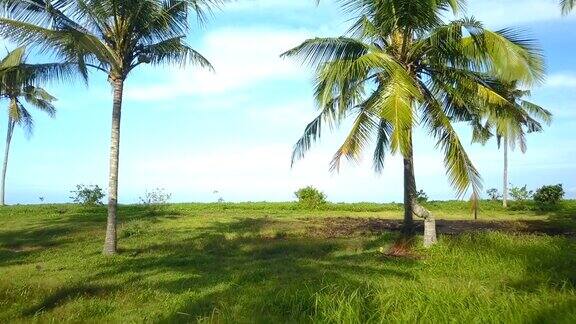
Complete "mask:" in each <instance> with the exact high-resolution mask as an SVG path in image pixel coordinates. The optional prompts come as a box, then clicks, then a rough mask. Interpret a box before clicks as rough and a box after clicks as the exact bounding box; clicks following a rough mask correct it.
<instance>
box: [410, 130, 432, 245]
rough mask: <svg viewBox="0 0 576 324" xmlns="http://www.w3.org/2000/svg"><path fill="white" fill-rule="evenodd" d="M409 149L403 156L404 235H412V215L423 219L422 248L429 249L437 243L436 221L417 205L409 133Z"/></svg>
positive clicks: (412, 151)
mask: <svg viewBox="0 0 576 324" xmlns="http://www.w3.org/2000/svg"><path fill="white" fill-rule="evenodd" d="M408 136H410V147H409V149H408V152H407V155H406V156H404V226H403V229H402V232H403V234H404V235H414V232H415V229H414V215H416V216H417V217H419V218H423V219H424V246H425V247H430V246H432V245H433V244H435V243H436V242H437V239H436V219H435V218H434V215H432V213H430V211H428V210H427V209H426V208H424V207H422V206H421V205H420V204H418V201H417V199H416V177H415V175H414V150H413V146H412V134H411V133H410V134H409V135H408Z"/></svg>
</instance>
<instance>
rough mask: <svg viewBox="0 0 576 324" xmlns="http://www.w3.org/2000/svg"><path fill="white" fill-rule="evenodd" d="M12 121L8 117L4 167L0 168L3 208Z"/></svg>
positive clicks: (0, 195) (0, 192) (0, 198)
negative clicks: (0, 170)
mask: <svg viewBox="0 0 576 324" xmlns="http://www.w3.org/2000/svg"><path fill="white" fill-rule="evenodd" d="M14 124H15V122H14V120H13V119H12V118H10V116H8V130H7V131H6V149H5V151H4V165H3V166H2V180H1V181H2V183H1V184H0V205H1V206H5V205H6V204H5V202H4V196H5V195H6V191H5V190H6V170H7V169H8V156H9V155H10V143H12V134H13V133H14Z"/></svg>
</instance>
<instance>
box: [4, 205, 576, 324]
mask: <svg viewBox="0 0 576 324" xmlns="http://www.w3.org/2000/svg"><path fill="white" fill-rule="evenodd" d="M488 207H489V208H488ZM488 207H486V210H484V211H483V212H482V214H481V217H483V218H489V219H515V220H519V219H524V220H528V221H530V220H539V221H543V222H544V221H546V222H550V223H552V224H554V225H555V226H560V225H562V226H564V225H565V226H568V227H570V226H573V223H574V216H573V215H574V214H573V209H572V208H573V203H572V202H570V203H568V205H567V206H565V208H564V209H562V210H560V211H557V212H555V213H548V214H537V213H535V212H529V211H526V212H517V213H516V212H515V213H514V214H513V215H509V214H508V213H507V212H506V211H504V210H502V209H501V208H498V207H497V204H495V205H494V206H492V205H488ZM434 208H436V211H437V214H440V215H446V217H447V218H451V219H470V215H469V213H468V209H467V208H468V207H467V204H465V203H462V202H453V203H444V204H438V205H437V206H434V205H432V207H431V209H434ZM120 215H121V218H122V224H121V225H120V230H119V237H120V250H121V253H120V254H119V255H118V256H115V257H111V258H106V257H103V256H102V255H101V253H100V252H101V248H102V243H103V242H102V240H103V235H104V224H105V217H106V212H105V209H104V208H93V209H83V208H79V207H76V206H63V205H62V206H34V207H30V206H16V207H8V208H3V209H0V221H1V222H2V224H4V225H3V226H2V228H0V274H1V275H0V322H9V321H32V320H37V321H40V322H49V321H54V322H62V321H68V322H85V321H98V322H102V321H107V322H122V323H126V322H195V321H201V322H233V323H238V322H240V323H242V322H263V323H264V322H265V323H271V322H272V323H275V322H286V323H294V322H338V323H364V322H406V321H408V322H415V321H420V322H434V323H437V322H451V321H454V322H552V323H562V322H564V323H573V322H576V287H575V285H576V272H575V271H574V269H576V242H575V240H574V238H573V236H572V237H571V236H566V235H562V236H547V235H533V234H521V235H520V234H512V233H508V234H506V233H498V232H488V233H469V234H462V235H456V236H448V235H443V236H441V237H440V242H439V244H438V245H437V246H435V247H434V248H432V249H430V250H422V249H420V248H417V250H416V251H415V256H414V257H407V258H390V257H386V256H385V255H384V254H382V253H381V252H379V251H380V249H381V248H387V247H388V246H389V245H391V244H392V243H393V242H394V240H395V239H396V238H397V234H395V233H391V232H383V233H374V232H372V231H369V230H364V229H362V228H359V229H358V230H357V231H352V232H350V233H347V234H346V235H344V234H342V233H340V232H335V233H333V232H328V228H329V227H330V223H331V222H332V219H330V218H328V217H353V218H368V217H372V218H375V217H394V218H399V217H400V216H401V209H398V206H396V205H377V204H356V205H340V206H334V205H332V206H331V207H329V208H328V210H324V211H315V212H306V211H302V210H299V209H298V208H297V206H295V205H294V204H265V203H261V204H211V205H206V204H184V205H170V206H167V207H166V208H165V209H164V210H162V211H160V212H158V213H156V214H150V213H149V212H148V211H147V210H146V209H144V208H141V207H137V206H126V207H123V208H122V209H121V213H120ZM570 216H572V217H570ZM323 218H328V222H321V221H318V222H316V221H314V220H315V219H323Z"/></svg>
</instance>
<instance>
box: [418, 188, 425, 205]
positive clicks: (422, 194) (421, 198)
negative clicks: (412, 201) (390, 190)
mask: <svg viewBox="0 0 576 324" xmlns="http://www.w3.org/2000/svg"><path fill="white" fill-rule="evenodd" d="M416 201H418V203H419V204H423V203H425V202H427V201H428V195H427V194H426V193H425V192H424V190H420V191H418V192H417V193H416Z"/></svg>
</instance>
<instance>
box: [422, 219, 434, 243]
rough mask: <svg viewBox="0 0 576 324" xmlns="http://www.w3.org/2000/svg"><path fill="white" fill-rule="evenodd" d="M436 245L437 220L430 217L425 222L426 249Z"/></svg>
mask: <svg viewBox="0 0 576 324" xmlns="http://www.w3.org/2000/svg"><path fill="white" fill-rule="evenodd" d="M436 243H437V239H436V219H435V218H434V217H428V218H426V219H425V220H424V247H426V248H429V247H431V246H432V245H434V244H436Z"/></svg>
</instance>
